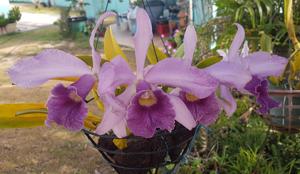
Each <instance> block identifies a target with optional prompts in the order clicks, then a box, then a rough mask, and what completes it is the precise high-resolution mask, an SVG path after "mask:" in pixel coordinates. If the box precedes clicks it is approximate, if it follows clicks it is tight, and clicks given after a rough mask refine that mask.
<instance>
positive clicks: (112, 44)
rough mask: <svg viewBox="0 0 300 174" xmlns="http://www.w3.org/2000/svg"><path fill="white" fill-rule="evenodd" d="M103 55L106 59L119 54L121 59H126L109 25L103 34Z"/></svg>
mask: <svg viewBox="0 0 300 174" xmlns="http://www.w3.org/2000/svg"><path fill="white" fill-rule="evenodd" d="M104 55H105V57H104V58H105V59H106V60H112V59H113V58H115V57H116V56H118V55H120V56H121V57H122V58H123V59H125V60H126V61H128V59H127V57H126V55H125V54H124V52H123V51H122V49H121V47H120V46H119V44H118V43H117V40H116V39H115V37H114V35H113V33H112V29H111V27H109V28H108V29H107V30H106V32H105V35H104Z"/></svg>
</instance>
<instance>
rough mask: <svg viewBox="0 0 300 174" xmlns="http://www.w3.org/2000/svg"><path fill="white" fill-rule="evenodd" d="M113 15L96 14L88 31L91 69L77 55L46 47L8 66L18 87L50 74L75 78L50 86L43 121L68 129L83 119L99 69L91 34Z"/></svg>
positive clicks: (31, 84)
mask: <svg viewBox="0 0 300 174" xmlns="http://www.w3.org/2000/svg"><path fill="white" fill-rule="evenodd" d="M113 15H115V14H114V13H110V12H109V13H105V14H104V15H102V16H100V18H99V20H98V22H97V24H96V27H95V29H94V30H93V31H92V35H91V37H90V46H91V48H92V58H93V68H92V69H90V67H88V66H87V65H86V64H85V63H84V62H83V61H81V60H80V59H78V58H77V57H75V56H73V55H71V54H68V53H65V52H63V51H60V50H56V49H48V50H45V51H43V52H41V53H40V54H38V55H37V56H35V57H33V58H28V59H24V60H21V61H19V62H17V63H16V64H15V65H14V66H13V67H11V68H10V69H9V71H8V74H9V76H10V77H11V80H12V82H13V83H14V84H16V85H18V86H21V87H35V86H38V85H41V84H43V83H45V82H47V81H48V80H51V79H54V78H66V77H72V78H74V77H75V78H79V80H77V81H76V82H74V83H73V84H71V85H69V86H67V87H65V86H64V85H63V84H58V85H57V86H55V87H54V89H52V91H51V95H50V97H49V99H48V102H47V104H46V105H47V108H48V118H47V120H46V124H47V125H49V126H50V123H51V122H55V123H57V124H58V125H62V126H64V127H66V128H67V129H69V130H71V131H79V130H80V129H81V128H82V127H83V120H84V118H85V117H86V116H87V112H88V111H87V110H88V109H87V106H86V104H85V98H86V96H87V94H88V93H89V92H90V90H91V89H92V88H93V86H94V83H95V82H96V80H97V77H96V75H95V74H98V72H99V71H100V55H99V54H98V53H97V52H96V50H95V48H94V38H95V34H96V31H97V28H98V27H99V25H100V24H101V23H102V21H103V20H104V18H106V17H108V16H113Z"/></svg>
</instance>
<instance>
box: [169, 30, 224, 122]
mask: <svg viewBox="0 0 300 174" xmlns="http://www.w3.org/2000/svg"><path fill="white" fill-rule="evenodd" d="M196 43H197V34H196V31H195V29H194V27H193V26H191V25H190V26H188V27H187V29H186V32H185V35H184V53H185V54H184V57H183V59H184V64H185V66H188V67H190V68H191V69H192V68H195V67H192V59H193V54H194V51H195V48H196ZM198 71H201V72H203V70H200V69H199V70H198ZM204 73H205V72H204ZM206 76H207V77H210V78H212V77H211V76H210V75H209V74H208V73H206ZM199 78H201V77H199ZM212 79H213V78H212ZM172 93H173V94H177V96H179V97H180V99H181V100H182V101H183V102H184V103H185V104H186V106H187V108H188V109H189V111H190V112H191V113H192V115H193V117H194V119H195V120H196V122H197V123H198V124H203V125H206V126H208V125H210V124H212V123H214V122H215V121H216V120H217V118H218V115H219V113H220V106H219V104H218V101H217V99H216V96H215V93H212V94H211V95H209V96H206V97H204V98H198V97H196V96H194V95H192V94H191V93H188V92H185V91H183V90H180V89H174V90H173V91H172Z"/></svg>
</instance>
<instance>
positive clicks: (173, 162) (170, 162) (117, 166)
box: [106, 159, 180, 170]
mask: <svg viewBox="0 0 300 174" xmlns="http://www.w3.org/2000/svg"><path fill="white" fill-rule="evenodd" d="M179 160H180V159H177V160H175V161H164V162H163V163H161V164H159V165H157V166H149V167H126V166H121V165H118V164H115V163H113V162H110V161H107V160H106V162H107V163H108V164H109V165H111V166H112V167H116V168H119V169H125V170H151V169H153V168H157V167H163V166H166V165H169V164H177V163H178V162H179Z"/></svg>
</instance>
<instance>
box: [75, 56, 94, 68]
mask: <svg viewBox="0 0 300 174" xmlns="http://www.w3.org/2000/svg"><path fill="white" fill-rule="evenodd" d="M76 57H78V58H79V59H81V60H82V61H84V62H85V63H86V64H87V65H88V66H90V67H92V66H93V58H92V56H91V55H77V56H76Z"/></svg>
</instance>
